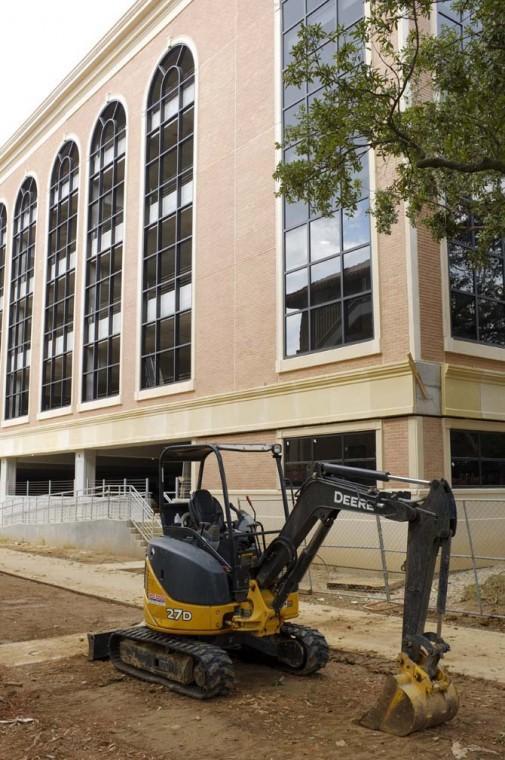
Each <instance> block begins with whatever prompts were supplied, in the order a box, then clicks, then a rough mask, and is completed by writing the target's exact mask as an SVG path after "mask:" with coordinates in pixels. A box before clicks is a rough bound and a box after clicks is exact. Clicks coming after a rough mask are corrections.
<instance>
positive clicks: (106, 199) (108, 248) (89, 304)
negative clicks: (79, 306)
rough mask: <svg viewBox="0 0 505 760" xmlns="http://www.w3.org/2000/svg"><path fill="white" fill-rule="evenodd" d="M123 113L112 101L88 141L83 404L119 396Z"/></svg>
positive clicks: (123, 155)
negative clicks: (88, 176) (88, 172)
mask: <svg viewBox="0 0 505 760" xmlns="http://www.w3.org/2000/svg"><path fill="white" fill-rule="evenodd" d="M125 153H126V114H125V110H124V108H123V106H122V105H121V103H119V102H117V101H113V102H112V103H109V105H108V106H106V108H104V110H103V111H102V113H101V115H100V117H99V119H98V122H97V125H96V127H95V131H94V133H93V140H92V143H91V156H90V179H89V210H88V247H87V256H86V298H85V306H84V309H85V311H84V355H83V386H82V399H83V401H91V400H93V399H99V398H104V397H106V396H114V395H116V394H117V393H119V363H120V335H119V333H120V326H121V270H122V263H123V217H124V192H125V185H124V178H125Z"/></svg>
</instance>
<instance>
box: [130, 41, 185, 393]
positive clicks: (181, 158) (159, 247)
mask: <svg viewBox="0 0 505 760" xmlns="http://www.w3.org/2000/svg"><path fill="white" fill-rule="evenodd" d="M194 99H195V73H194V64H193V57H192V55H191V52H190V50H189V49H188V48H187V47H185V46H184V45H178V46H177V47H174V48H172V50H170V52H169V53H167V55H166V56H165V57H164V59H163V60H162V62H161V63H160V64H159V65H158V68H157V70H156V73H155V75H154V78H153V81H152V84H151V89H150V91H149V98H148V104H147V105H148V107H147V138H146V169H145V212H144V214H145V216H144V273H143V285H142V347H141V351H142V370H141V387H142V388H152V387H155V386H159V385H166V384H167V383H174V382H178V381H180V380H187V379H188V378H189V377H190V376H191V305H192V297H191V280H192V278H191V263H192V229H193V127H194Z"/></svg>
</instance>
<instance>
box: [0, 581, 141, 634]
mask: <svg viewBox="0 0 505 760" xmlns="http://www.w3.org/2000/svg"><path fill="white" fill-rule="evenodd" d="M141 618H142V614H141V611H140V610H135V609H132V608H131V607H126V606H124V605H122V604H114V602H104V601H102V600H100V599H93V598H92V597H89V596H82V595H81V594H75V593H73V592H72V591H65V590H64V589H59V588H55V587H54V586H46V585H45V584H43V583H36V582H35V581H27V580H24V579H23V578H15V577H14V576H11V575H5V574H4V573H0V645H1V644H3V643H5V642H8V641H30V640H31V639H42V638H46V637H47V638H48V637H51V636H63V635H64V634H67V633H81V632H83V631H84V632H87V631H94V630H96V629H98V630H106V629H107V628H109V627H115V626H118V625H124V626H129V625H135V623H138V622H139V620H140V619H141Z"/></svg>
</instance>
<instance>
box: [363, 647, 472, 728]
mask: <svg viewBox="0 0 505 760" xmlns="http://www.w3.org/2000/svg"><path fill="white" fill-rule="evenodd" d="M399 662H400V672H399V673H398V675H396V676H388V679H387V682H386V685H385V688H384V691H383V692H382V694H381V696H380V697H379V699H378V701H377V704H376V705H375V706H374V707H372V709H371V710H369V711H368V712H367V713H365V715H364V716H363V717H362V719H361V721H360V723H361V725H362V726H366V728H373V729H375V730H378V731H384V732H385V733H388V734H394V735H395V736H407V735H408V734H411V733H413V732H414V731H421V730H422V729H424V728H431V727H432V726H438V725H440V724H441V723H445V722H446V721H448V720H451V719H452V718H454V716H455V715H456V713H457V711H458V706H459V700H458V694H457V692H456V689H455V687H454V684H453V683H452V682H451V680H450V678H449V677H448V675H447V673H446V672H445V671H444V670H442V668H438V669H437V672H436V675H435V677H434V678H430V676H429V675H428V673H427V672H426V671H425V670H424V668H422V667H420V666H419V665H416V663H415V662H413V661H412V660H411V659H410V658H409V657H407V655H405V654H401V655H400V658H399Z"/></svg>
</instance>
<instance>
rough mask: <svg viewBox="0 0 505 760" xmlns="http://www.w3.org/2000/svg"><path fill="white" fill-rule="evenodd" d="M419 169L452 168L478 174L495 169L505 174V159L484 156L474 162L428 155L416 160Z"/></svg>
mask: <svg viewBox="0 0 505 760" xmlns="http://www.w3.org/2000/svg"><path fill="white" fill-rule="evenodd" d="M416 166H417V168H418V169H452V170H455V171H458V172H463V173H465V174H476V173H477V172H485V171H495V172H500V174H505V161H500V160H498V159H496V158H483V159H481V160H480V161H475V162H474V163H467V162H465V161H452V160H451V159H449V158H443V156H426V157H425V158H420V159H419V160H418V161H416Z"/></svg>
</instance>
